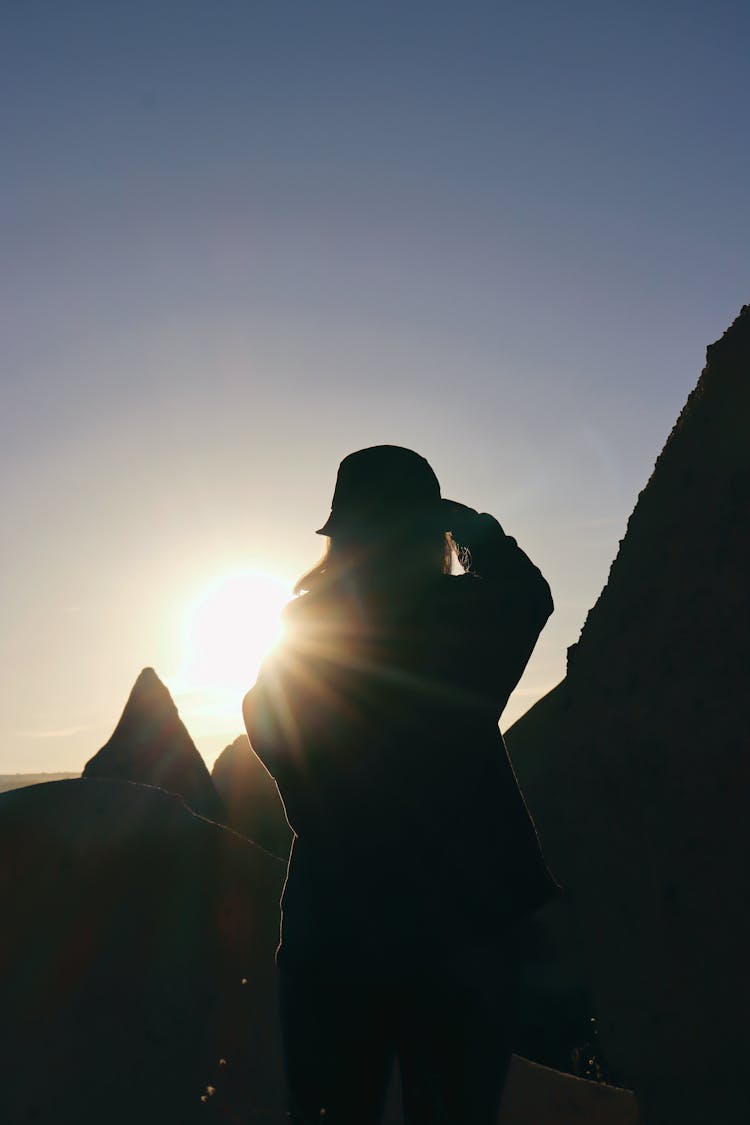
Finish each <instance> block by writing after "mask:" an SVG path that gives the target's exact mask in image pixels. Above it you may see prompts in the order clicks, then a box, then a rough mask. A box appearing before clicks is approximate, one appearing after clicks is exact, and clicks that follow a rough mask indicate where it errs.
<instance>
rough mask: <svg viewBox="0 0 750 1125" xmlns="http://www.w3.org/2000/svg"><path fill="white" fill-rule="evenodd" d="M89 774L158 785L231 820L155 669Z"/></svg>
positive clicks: (141, 680) (143, 678)
mask: <svg viewBox="0 0 750 1125" xmlns="http://www.w3.org/2000/svg"><path fill="white" fill-rule="evenodd" d="M83 777H87V778H111V779H113V780H117V781H137V782H140V783H141V784H143V785H157V786H159V788H161V789H167V790H168V791H169V792H170V793H177V794H179V796H180V797H182V798H183V799H184V800H185V801H186V802H187V804H188V805H190V807H191V809H194V810H195V812H197V813H200V814H201V816H207V817H209V819H211V820H218V821H223V820H224V819H225V814H224V809H223V807H222V804H221V800H220V799H219V796H218V794H217V792H216V790H215V789H214V785H213V782H212V781H211V775H210V774H209V772H208V769H207V768H206V764H205V762H204V761H203V758H201V756H200V754H199V753H198V750H197V749H196V747H195V744H194V742H193V740H192V738H191V737H190V735H189V734H188V732H187V730H186V728H185V725H184V723H183V722H182V720H181V719H180V716H179V714H178V713H177V708H176V707H175V705H174V702H173V700H172V696H171V695H170V694H169V691H168V690H167V688H166V687H165V686H164V684H163V683H162V682H161V680H160V679H159V677H158V676H157V675H156V672H155V671H154V670H153V668H144V669H143V671H142V672H141V674H140V675H139V676H138V679H137V680H136V681H135V684H134V685H133V689H132V691H131V693H130V696H129V698H128V701H127V703H126V704H125V710H124V711H123V713H122V716H121V717H120V721H119V723H118V724H117V726H116V727H115V730H114V733H113V734H112V737H111V738H110V740H109V742H107V743H106V744H105V745H104V746H102V748H101V750H99V752H98V753H97V754H95V755H94V757H93V758H92V759H91V760H90V761H89V762H87V763H86V767H85V769H84V771H83Z"/></svg>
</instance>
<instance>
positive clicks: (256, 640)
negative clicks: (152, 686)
mask: <svg viewBox="0 0 750 1125" xmlns="http://www.w3.org/2000/svg"><path fill="white" fill-rule="evenodd" d="M289 598H290V592H289V588H288V587H287V586H285V585H284V584H283V583H282V582H281V581H279V580H278V579H276V578H273V577H271V576H270V575H267V574H258V573H255V572H252V571H234V572H232V573H230V574H224V575H222V576H221V577H219V578H217V579H215V580H214V581H213V582H211V583H210V584H209V585H208V586H206V587H205V588H204V589H203V590H201V591H200V593H199V594H198V595H197V596H196V597H195V598H193V600H192V601H191V602H190V604H189V605H188V606H187V608H186V610H185V614H184V617H183V640H182V662H181V666H180V668H179V670H178V672H177V674H176V675H175V676H174V677H172V678H170V687H171V688H172V692H173V695H174V696H175V698H176V701H177V703H178V706H179V708H180V713H181V714H182V716H183V718H184V719H185V721H186V723H187V725H188V729H189V730H191V731H192V729H193V727H197V728H202V730H203V731H204V732H206V733H209V732H210V731H215V732H216V733H217V734H218V733H220V732H223V731H226V732H228V733H232V732H234V733H235V734H238V733H239V732H240V730H241V729H242V720H241V712H240V707H241V703H242V697H243V695H244V693H245V692H246V691H247V690H248V688H250V687H252V685H253V683H254V682H255V678H256V676H257V674H258V669H259V668H260V665H261V663H262V661H263V658H264V657H265V656H266V654H267V653H268V652H269V651H270V650H271V648H273V646H274V644H275V643H276V641H277V640H278V639H279V635H280V631H281V626H280V615H281V610H282V608H283V607H284V605H285V604H286V603H287V602H288V601H289ZM196 733H198V731H197V732H196Z"/></svg>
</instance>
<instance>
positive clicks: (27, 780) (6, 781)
mask: <svg viewBox="0 0 750 1125" xmlns="http://www.w3.org/2000/svg"><path fill="white" fill-rule="evenodd" d="M69 777H78V774H77V773H0V793H7V792H8V791H9V790H10V789H23V788H24V787H25V786H26V785H40V784H41V783H42V782H44V781H65V780H66V779H67V778H69Z"/></svg>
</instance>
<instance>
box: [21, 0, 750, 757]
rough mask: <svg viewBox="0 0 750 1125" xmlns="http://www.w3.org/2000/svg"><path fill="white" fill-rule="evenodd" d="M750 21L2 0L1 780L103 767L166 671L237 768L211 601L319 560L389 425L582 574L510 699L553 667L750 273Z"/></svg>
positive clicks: (724, 12)
mask: <svg viewBox="0 0 750 1125" xmlns="http://www.w3.org/2000/svg"><path fill="white" fill-rule="evenodd" d="M749 44H750V6H748V4H747V3H745V2H735V3H725V2H722V0H713V2H705V3H691V2H690V0H679V2H678V0H674V2H670V3H659V2H658V0H656V2H655V3H646V2H643V3H639V2H629V3H625V2H617V3H613V2H608V0H596V2H591V3H588V2H586V3H578V2H576V0H569V2H566V3H562V2H552V0H540V2H536V3H534V2H525V3H521V2H518V3H516V2H512V3H502V2H500V0H497V2H495V3H473V2H471V0H464V2H462V3H456V2H453V3H442V2H440V0H429V2H422V0H418V2H410V0H402V2H400V3H387V2H379V0H378V2H376V0H369V2H367V3H359V2H357V0H346V2H341V3H328V2H325V0H320V2H313V0H304V2H303V0H296V2H287V0H266V2H253V0H243V2H236V0H211V2H209V0H205V2H201V3H197V2H192V0H179V2H175V3H169V2H164V0H159V2H158V3H153V2H151V0H149V2H141V0H127V2H126V0H122V2H117V3H114V2H109V0H90V2H88V3H82V2H76V0H63V2H59V0H49V2H48V3H40V2H35V0H24V2H21V0H15V2H14V0H5V3H3V4H2V5H1V6H0V52H1V57H0V127H1V135H2V154H3V174H2V181H1V182H2V189H1V192H0V246H1V247H2V259H1V261H2V281H1V285H2V301H1V302H0V318H1V322H2V331H1V332H0V340H1V345H0V346H1V347H2V365H1V368H0V370H1V371H2V410H1V411H0V480H2V497H1V504H2V510H1V511H0V519H1V521H2V522H1V526H2V537H3V543H2V552H1V557H2V583H1V584H0V646H1V649H2V677H1V678H0V693H1V696H0V772H3V773H12V772H24V771H29V772H31V771H37V770H50V771H51V770H66V769H67V770H71V771H77V770H79V769H80V768H81V767H82V765H83V764H84V762H85V761H86V760H87V758H88V757H90V756H91V754H93V753H94V752H95V751H96V750H97V749H98V748H99V746H101V745H102V743H103V742H104V741H105V740H106V738H107V737H108V736H109V734H110V732H111V730H112V727H113V726H114V723H115V721H116V719H117V717H118V715H119V713H120V710H121V708H122V706H123V703H124V701H125V698H126V696H127V694H128V691H129V689H130V686H131V685H132V682H133V681H134V679H135V677H136V675H137V673H138V671H139V670H140V669H141V668H142V667H143V666H145V665H153V666H154V667H155V668H156V670H157V672H159V674H160V675H161V676H162V678H163V679H165V680H166V682H167V683H168V684H170V686H172V687H174V690H175V695H176V696H177V701H178V704H179V705H180V709H181V713H182V715H183V717H184V718H185V720H186V722H187V725H188V727H189V729H190V731H191V733H192V734H193V736H194V737H195V740H196V742H197V743H198V745H199V748H200V749H201V750H202V752H203V753H204V755H205V757H206V759H207V760H208V761H209V763H210V761H211V760H212V759H213V757H214V756H215V754H216V753H217V751H218V750H219V749H220V748H221V747H222V746H223V745H225V743H226V742H227V741H229V740H230V738H231V737H233V736H234V735H236V734H238V733H239V732H240V730H241V729H242V725H241V718H240V712H239V705H240V699H239V698H237V711H236V721H235V719H234V717H233V716H231V715H230V717H229V718H228V719H227V718H225V719H224V721H223V723H222V722H219V721H218V720H217V719H216V717H215V716H213V717H212V713H211V707H210V706H209V705H208V703H207V702H206V700H205V699H204V700H203V703H201V700H200V698H199V692H195V691H194V692H193V694H192V696H190V695H188V694H184V693H183V695H182V696H181V695H180V691H181V690H182V688H181V681H180V676H179V669H180V667H181V666H182V665H183V664H184V661H185V653H184V634H185V629H186V624H185V621H186V618H185V613H186V609H187V607H188V606H189V605H190V604H191V602H194V600H195V599H196V598H198V599H200V598H201V597H204V600H205V598H206V597H207V596H208V595H206V593H205V591H206V589H207V587H208V586H209V584H211V583H214V587H216V584H217V582H219V580H220V578H221V576H222V575H225V574H226V573H228V572H235V571H250V572H252V571H259V572H262V573H266V574H271V575H275V576H277V577H278V578H279V579H280V580H281V581H282V582H283V583H285V584H286V585H287V587H288V586H289V585H290V584H291V582H292V581H293V580H294V578H296V576H297V575H298V574H299V573H300V572H301V571H302V570H303V569H305V568H306V567H307V566H308V565H309V564H310V563H311V562H312V561H314V559H315V558H316V557H317V555H318V553H319V549H320V545H321V544H320V540H319V539H317V538H316V537H315V535H314V534H313V529H314V528H316V527H318V526H319V525H320V523H321V522H322V521H323V520H324V519H325V517H326V515H327V511H328V508H329V504H330V497H331V493H332V489H333V483H334V477H335V472H336V467H337V464H338V462H339V460H340V458H341V457H342V456H344V455H345V454H346V453H347V452H349V451H350V450H352V449H356V448H359V447H361V446H365V445H371V444H374V443H379V442H392V443H397V444H403V445H408V446H411V447H413V448H415V449H417V450H419V451H420V452H421V453H423V454H424V455H425V456H427V457H428V458H429V460H430V461H431V463H432V464H433V466H434V468H435V470H436V472H437V474H438V476H439V477H440V480H441V483H442V485H443V492H444V494H445V495H448V496H451V497H454V498H455V499H458V500H462V501H464V502H466V503H469V504H471V505H473V506H475V507H478V508H480V509H483V510H488V511H491V512H493V513H494V514H495V515H497V516H498V518H499V519H500V520H501V522H502V523H503V525H504V526H505V528H506V530H507V531H509V532H510V533H512V534H514V535H515V536H516V537H517V538H518V540H519V542H520V543H521V545H522V546H523V547H524V548H525V549H526V550H527V551H528V553H529V554H530V555H531V557H532V558H533V559H534V561H535V562H537V563H538V564H539V565H540V566H541V568H542V570H543V572H544V573H545V575H546V576H547V578H548V579H549V581H550V584H551V586H552V590H553V594H554V596H555V601H556V605H557V609H556V613H555V615H554V617H553V618H552V619H551V621H550V623H549V625H548V626H547V628H546V630H545V632H544V633H543V635H542V639H541V641H540V643H539V646H538V648H537V652H536V653H535V656H534V657H533V659H532V662H531V664H530V665H529V668H528V670H527V673H526V675H525V677H524V679H523V681H522V683H521V685H520V688H519V690H518V692H517V693H516V695H515V697H514V698H513V700H512V701H511V704H510V705H509V707H508V710H507V711H506V715H505V718H504V722H503V726H507V725H509V722H510V721H511V719H512V718H514V717H516V716H518V715H519V714H521V713H522V712H523V711H524V710H525V709H526V708H527V707H528V706H529V705H530V704H531V703H532V702H533V701H534V700H535V699H536V698H538V697H539V696H540V695H541V694H543V693H544V692H545V691H547V690H548V689H549V688H550V687H551V686H553V685H554V684H555V683H556V682H557V681H558V680H559V679H560V678H561V677H562V676H563V674H564V667H565V650H566V647H567V646H568V645H569V644H572V643H573V642H574V641H575V640H576V638H577V636H578V632H579V630H580V627H581V625H582V623H583V620H584V617H585V614H586V611H587V609H588V608H590V606H591V605H592V604H593V602H594V601H595V600H596V598H597V596H598V594H599V592H600V590H601V588H602V585H603V584H604V582H605V580H606V575H607V570H608V567H609V565H610V563H611V561H612V559H613V557H614V555H615V553H616V550H617V546H618V540H619V539H621V538H622V536H623V534H624V530H625V525H626V521H627V517H628V515H629V514H630V512H631V510H632V508H633V506H634V503H635V501H636V498H637V495H638V491H639V490H640V489H641V488H642V487H643V486H644V484H645V483H646V480H647V479H648V476H649V474H650V472H651V469H652V466H653V462H654V460H655V458H656V455H657V454H658V452H659V450H660V449H661V447H662V445H663V444H664V441H665V439H666V437H667V435H668V433H669V430H670V429H671V427H672V425H673V423H674V421H675V419H676V417H677V415H678V413H679V411H680V409H681V407H682V405H683V403H684V401H685V399H686V397H687V395H688V393H689V391H690V390H691V388H692V387H693V385H694V384H695V381H696V379H697V377H698V374H699V372H700V370H701V368H702V366H703V363H704V356H705V348H706V345H707V344H709V343H710V342H712V341H713V340H714V339H716V338H717V337H718V336H720V335H721V333H722V332H723V331H724V329H725V328H726V326H727V325H728V324H729V323H730V322H731V321H732V320H733V318H734V317H735V316H736V314H737V312H738V311H739V308H740V306H741V305H742V304H743V303H745V302H747V301H748V300H750V285H749V284H748V281H749V278H748V274H749V272H750V270H749V269H748V266H749V264H750V209H749V208H748V185H749V184H750V146H748V144H747V118H748V108H749V107H750V61H749V60H750V51H749V47H748V45H749ZM699 529H700V513H698V512H697V513H696V534H699V533H700V530H699ZM219 585H220V583H219ZM247 618H248V612H247V611H246V610H243V609H242V607H241V606H240V605H239V602H238V610H237V613H236V623H235V624H234V625H232V623H231V621H230V625H229V626H228V628H229V629H230V630H231V631H232V636H229V635H228V634H225V636H226V650H227V652H228V651H232V652H236V653H238V654H239V655H238V656H237V660H238V661H240V662H241V661H242V659H243V657H242V652H243V644H244V641H243V638H245V637H250V635H251V634H252V631H253V621H252V620H249V619H247ZM209 635H212V634H211V633H210V629H209V631H208V633H205V634H202V636H209ZM213 636H215V637H217V636H218V637H219V640H218V641H216V643H217V644H218V645H220V646H222V647H223V642H222V640H221V637H222V634H221V633H220V632H219V633H218V634H217V633H214V634H213ZM248 644H249V648H252V645H251V644H250V643H249V642H248ZM232 646H234V647H232ZM210 647H211V646H210V644H208V648H209V649H210ZM204 655H205V653H204ZM224 661H225V665H226V652H225V653H224ZM247 663H248V669H249V668H250V667H251V665H252V660H251V658H250V657H249V656H248V660H247ZM225 665H224V666H225ZM217 667H218V665H217ZM248 674H250V673H249V672H248ZM236 678H237V679H238V682H239V683H242V682H243V678H244V677H243V670H242V669H240V671H239V674H238V676H237V677H236Z"/></svg>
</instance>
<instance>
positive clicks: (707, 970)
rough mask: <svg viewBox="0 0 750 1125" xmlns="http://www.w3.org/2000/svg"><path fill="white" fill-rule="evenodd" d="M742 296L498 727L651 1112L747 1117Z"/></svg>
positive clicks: (628, 1076)
mask: <svg viewBox="0 0 750 1125" xmlns="http://www.w3.org/2000/svg"><path fill="white" fill-rule="evenodd" d="M749 575H750V306H748V307H746V308H744V309H743V310H742V313H741V314H740V316H739V317H738V319H737V320H736V321H735V323H734V324H733V325H732V327H731V328H730V329H729V330H728V331H727V333H726V334H725V335H724V337H723V338H722V339H721V340H719V341H718V343H716V344H714V345H713V346H712V347H710V348H709V349H708V356H707V366H706V368H705V370H704V371H703V374H702V375H701V377H700V380H699V382H698V385H697V387H696V388H695V390H694V391H693V392H692V394H691V395H690V397H689V399H688V402H687V404H686V406H685V408H684V410H683V411H682V413H681V415H680V418H679V420H678V422H677V424H676V426H675V428H674V430H673V431H672V434H671V435H670V437H669V440H668V441H667V444H666V446H665V448H664V450H663V452H662V453H661V455H660V457H659V459H658V461H657V463H656V467H655V469H654V472H653V475H652V477H651V479H650V481H649V482H648V485H647V486H646V488H645V489H644V491H643V492H642V493H641V495H640V497H639V500H638V503H637V505H636V508H635V510H634V512H633V515H632V516H631V519H630V521H629V523H628V529H627V534H626V536H625V538H624V539H623V540H622V542H621V546H620V551H619V553H618V555H617V558H616V559H615V561H614V563H613V565H612V568H611V571H610V574H609V580H608V583H607V585H606V587H605V589H604V591H603V593H602V595H601V597H600V598H599V600H598V601H597V603H596V605H595V606H594V608H593V609H592V610H591V612H590V613H589V615H588V618H587V620H586V623H585V626H584V628H583V631H582V633H581V637H580V641H579V643H578V644H577V645H576V646H574V647H573V649H572V650H571V651H570V653H569V659H568V674H567V677H566V679H565V680H564V681H563V683H562V684H561V685H559V686H558V687H557V688H555V690H554V691H552V692H551V693H550V694H549V695H548V696H546V697H545V698H544V699H543V700H541V701H540V702H539V703H538V704H537V705H536V706H535V707H533V708H532V709H531V711H529V712H528V713H527V715H525V716H524V717H523V718H522V719H521V720H519V722H517V723H516V724H515V725H514V726H513V727H512V728H511V730H510V731H509V732H508V733H507V744H508V749H509V751H510V754H511V757H512V759H513V762H514V765H515V767H516V770H517V772H518V775H519V779H520V781H521V784H522V787H523V789H524V791H525V793H526V796H527V799H528V801H529V804H530V806H531V809H532V811H533V813H534V816H535V819H536V822H537V826H538V828H539V831H540V834H541V837H542V842H543V845H544V847H545V852H546V855H547V858H548V860H549V862H550V865H551V866H552V868H553V870H554V871H555V874H556V875H557V877H558V878H559V880H560V881H561V882H562V883H563V884H564V885H565V887H566V889H567V902H568V908H567V910H568V913H567V915H566V914H565V908H564V907H563V908H562V911H561V913H560V914H559V915H558V917H557V919H556V920H555V921H554V923H553V924H554V926H555V927H557V931H556V932H557V937H558V939H559V940H560V941H561V942H562V943H564V944H565V945H566V946H567V948H568V950H578V953H579V965H580V966H581V967H585V968H586V970H588V973H589V976H590V980H591V984H592V990H593V995H594V1000H595V1004H596V1009H597V1012H598V1016H599V1020H600V1025H601V1038H602V1042H603V1045H604V1050H605V1052H606V1055H607V1057H608V1059H609V1062H610V1063H611V1065H612V1068H613V1070H614V1074H615V1077H617V1078H619V1079H620V1080H621V1081H623V1082H624V1083H625V1084H627V1085H629V1086H632V1087H633V1088H634V1089H635V1090H636V1092H637V1094H638V1096H639V1100H640V1101H641V1105H642V1107H643V1112H644V1118H645V1121H646V1122H648V1125H667V1123H670V1125H671V1123H672V1122H675V1121H679V1122H680V1125H699V1123H700V1125H704V1123H705V1122H706V1121H716V1122H722V1123H725V1122H726V1123H730V1122H739V1121H741V1120H745V1119H746V1116H747V1106H746V1101H747V1092H746V1083H745V1077H744V1075H745V1066H746V1057H747V1050H748V1034H747V1014H746V1013H747V1010H748V1008H749V1007H750V973H748V971H747V957H748V953H747V951H748V948H750V901H749V900H748V894H747V870H746V868H747V857H748V855H749V854H750V817H748V815H747V802H748V794H749V793H750V784H749V783H750V736H749V733H748V730H749V724H748V716H747V645H748V641H747V638H748V636H750V583H749V581H748V576H749Z"/></svg>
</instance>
